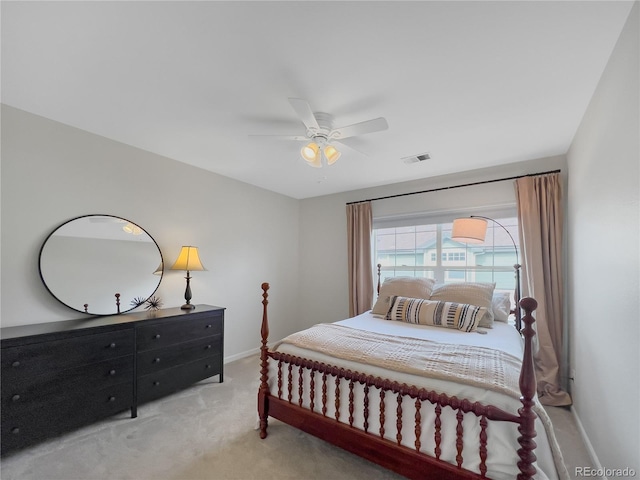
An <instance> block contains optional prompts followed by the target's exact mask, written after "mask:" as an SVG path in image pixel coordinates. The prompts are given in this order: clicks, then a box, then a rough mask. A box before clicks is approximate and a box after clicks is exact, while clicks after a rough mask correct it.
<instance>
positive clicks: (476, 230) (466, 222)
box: [451, 215, 522, 332]
mask: <svg viewBox="0 0 640 480" xmlns="http://www.w3.org/2000/svg"><path fill="white" fill-rule="evenodd" d="M476 218H477V219H482V220H484V222H483V223H484V226H479V225H476V224H474V223H473V221H472V219H476ZM487 220H489V221H491V222H493V223H495V224H496V225H498V226H500V227H502V229H503V230H504V231H505V232H507V235H509V238H510V239H511V243H513V248H514V250H515V251H516V263H515V264H514V265H513V269H514V270H515V279H516V290H515V297H516V306H515V312H514V313H515V315H516V329H517V330H518V332H519V331H520V330H521V328H522V312H521V310H520V305H519V304H518V301H519V299H520V268H521V265H520V263H519V261H520V255H519V254H518V246H517V245H516V241H515V240H514V239H513V236H512V235H511V233H510V232H509V230H507V227H505V226H504V225H502V224H501V223H500V222H498V221H497V220H494V219H493V218H489V217H484V216H482V215H471V216H469V217H464V218H457V219H455V220H454V221H453V229H452V235H451V238H452V240H457V241H461V242H465V243H482V242H484V240H485V236H486V233H487V223H486V221H487Z"/></svg>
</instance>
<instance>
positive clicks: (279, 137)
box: [249, 134, 309, 142]
mask: <svg viewBox="0 0 640 480" xmlns="http://www.w3.org/2000/svg"><path fill="white" fill-rule="evenodd" d="M249 138H268V139H273V140H298V141H300V142H304V141H305V140H309V138H308V137H305V136H304V135H252V134H250V135H249Z"/></svg>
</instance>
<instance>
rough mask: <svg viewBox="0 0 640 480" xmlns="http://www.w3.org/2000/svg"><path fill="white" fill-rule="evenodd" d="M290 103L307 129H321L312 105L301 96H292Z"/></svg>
mask: <svg viewBox="0 0 640 480" xmlns="http://www.w3.org/2000/svg"><path fill="white" fill-rule="evenodd" d="M289 103H290V104H291V106H292V107H293V109H294V110H295V112H296V113H297V114H298V117H300V120H302V123H304V126H305V127H307V129H314V130H319V129H320V125H318V121H317V120H316V117H315V116H314V115H313V110H311V106H310V105H309V103H308V102H307V101H306V100H302V99H301V98H290V99H289Z"/></svg>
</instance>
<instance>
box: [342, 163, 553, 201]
mask: <svg viewBox="0 0 640 480" xmlns="http://www.w3.org/2000/svg"><path fill="white" fill-rule="evenodd" d="M560 172H561V170H560V169H558V170H549V171H548V172H540V173H528V174H526V175H517V176H515V177H506V178H496V179H494V180H484V181H482V182H474V183H463V184H462V185H452V186H450V187H438V188H432V189H430V190H421V191H419V192H408V193H398V194H396V195H387V196H386V197H378V198H368V199H367V200H358V201H355V202H347V205H353V204H356V203H363V202H375V201H376V200H386V199H388V198H396V197H406V196H408V195H418V194H420V193H429V192H437V191H439V190H449V189H451V188H460V187H472V186H474V185H482V184H485V183H494V182H504V181H506V180H515V179H518V178H523V177H536V176H538V175H547V174H549V173H560Z"/></svg>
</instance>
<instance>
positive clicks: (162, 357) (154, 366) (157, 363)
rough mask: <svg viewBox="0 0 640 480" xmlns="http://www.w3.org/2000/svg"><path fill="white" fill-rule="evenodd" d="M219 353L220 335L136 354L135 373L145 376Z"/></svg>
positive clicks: (220, 346) (220, 349) (220, 347)
mask: <svg viewBox="0 0 640 480" xmlns="http://www.w3.org/2000/svg"><path fill="white" fill-rule="evenodd" d="M220 353H222V335H214V336H212V337H205V338H200V339H198V340H193V341H190V342H183V343H178V344H176V345H172V346H169V347H166V348H160V349H156V350H147V351H145V352H141V353H138V359H137V362H138V367H137V371H138V375H145V374H147V373H152V372H157V371H159V370H164V369H165V368H170V367H175V366H177V365H180V364H182V363H188V362H193V361H195V360H199V359H201V358H206V357H211V356H214V355H217V354H220Z"/></svg>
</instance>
